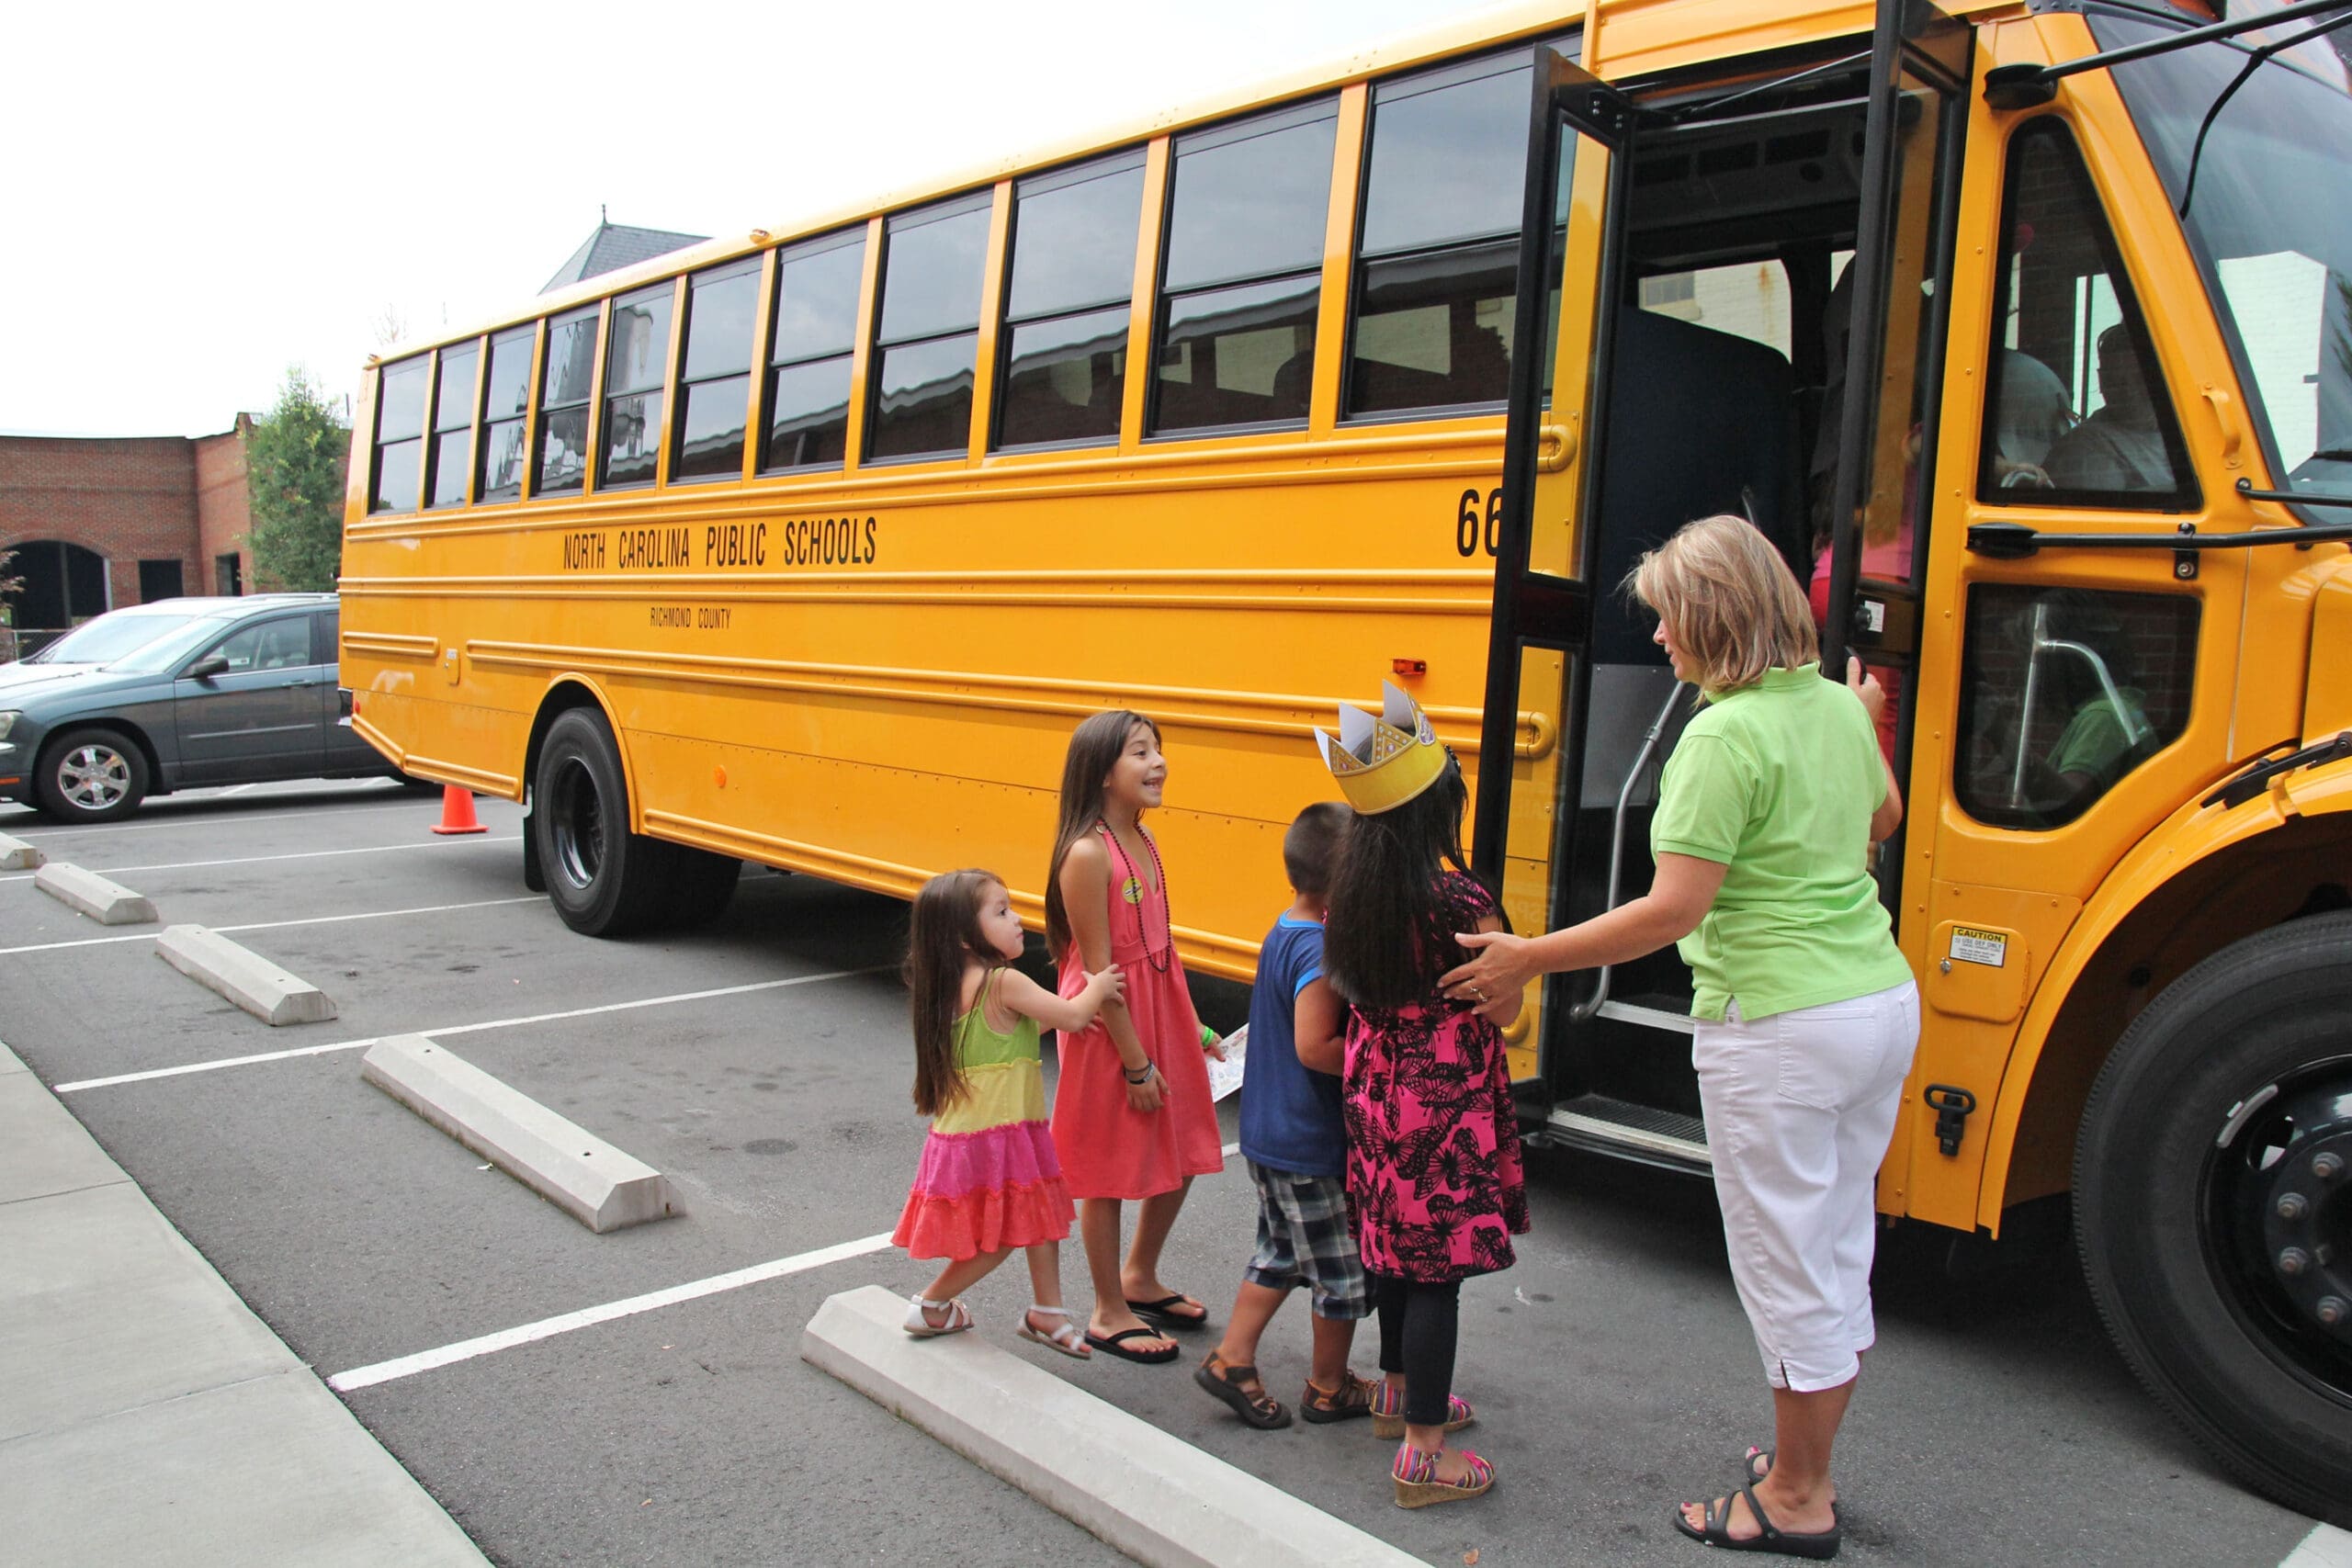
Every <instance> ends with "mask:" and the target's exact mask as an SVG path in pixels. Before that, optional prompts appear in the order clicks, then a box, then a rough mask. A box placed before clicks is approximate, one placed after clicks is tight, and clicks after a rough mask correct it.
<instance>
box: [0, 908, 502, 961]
mask: <svg viewBox="0 0 2352 1568" xmlns="http://www.w3.org/2000/svg"><path fill="white" fill-rule="evenodd" d="M546 897H547V896H546V895H545V894H542V893H526V894H524V895H523V896H522V897H519V898H478V899H476V900H474V901H473V902H472V903H470V904H425V905H421V906H419V907H418V908H413V909H370V910H368V912H367V913H366V914H363V915H312V916H311V917H310V918H308V919H300V920H255V921H254V922H253V923H252V924H251V925H243V926H214V927H212V928H211V929H212V930H214V931H282V930H284V929H285V928H287V927H288V926H332V925H338V924H340V923H342V922H343V921H345V920H389V919H392V918H393V917H395V916H398V915H445V914H447V913H449V912H450V911H451V910H453V909H492V908H498V907H499V906H500V905H502V904H537V903H542V902H544V901H545V900H546ZM155 936H156V933H155V932H153V931H141V932H140V933H139V934H138V935H136V936H85V937H83V938H80V939H79V940H77V941H74V942H33V943H30V944H28V945H27V946H24V947H0V958H8V957H12V956H14V955H15V954H17V953H55V952H56V951H57V950H58V949H60V948H62V947H107V946H110V945H112V944H113V943H115V942H153V941H154V940H155Z"/></svg>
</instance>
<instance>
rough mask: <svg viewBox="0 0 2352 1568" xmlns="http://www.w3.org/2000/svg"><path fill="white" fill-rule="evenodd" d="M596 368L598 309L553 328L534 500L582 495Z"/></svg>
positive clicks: (542, 379) (578, 312)
mask: <svg viewBox="0 0 2352 1568" xmlns="http://www.w3.org/2000/svg"><path fill="white" fill-rule="evenodd" d="M595 368H596V307H595V306H594V305H590V306H588V307H586V308H585V309H583V310H574V311H573V312H572V313H571V314H570V315H568V316H558V317H556V318H555V319H554V320H553V321H549V322H548V355H547V365H546V367H545V368H544V369H543V370H542V372H541V374H540V391H539V457H538V468H537V471H536V472H535V473H534V474H533V475H532V477H531V493H532V494H533V495H557V494H561V493H563V492H565V491H576V490H578V489H579V488H580V487H581V485H582V481H583V480H585V479H586V478H587V474H588V389H589V388H590V386H591V385H592V384H593V383H594V375H595Z"/></svg>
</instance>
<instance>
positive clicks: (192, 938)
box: [155, 926, 335, 1028]
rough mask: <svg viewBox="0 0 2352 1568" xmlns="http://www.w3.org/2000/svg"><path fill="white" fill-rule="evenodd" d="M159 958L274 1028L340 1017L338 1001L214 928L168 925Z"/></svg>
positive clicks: (160, 939) (158, 949)
mask: <svg viewBox="0 0 2352 1568" xmlns="http://www.w3.org/2000/svg"><path fill="white" fill-rule="evenodd" d="M155 956H156V957H158V958H161V959H162V960H163V961H164V963H166V964H170V965H171V966H172V967H173V968H175V969H176V970H178V971H179V972H180V973H181V974H183V975H185V976H187V977H188V978H189V979H191V980H193V981H195V982H196V983H197V984H198V985H199V986H202V987H205V988H206V989H208V990H212V991H218V992H220V994H221V995H222V996H224V997H226V998H229V999H230V1000H231V1001H232V1002H234V1003H236V1004H237V1005H238V1006H239V1007H241V1008H243V1009H244V1010H246V1011H247V1012H249V1013H251V1014H253V1015H254V1017H255V1018H257V1019H259V1020H261V1021H263V1022H264V1023H266V1024H268V1025H269V1026H270V1027H272V1028H277V1027H278V1026H280V1025H282V1024H288V1023H320V1022H323V1021H326V1020H327V1019H330V1018H333V1017H334V1015H335V1006H334V998H332V997H330V996H328V995H327V994H326V993H325V992H324V991H322V990H321V989H319V988H318V987H316V986H313V985H311V983H310V982H309V981H307V980H304V979H301V978H300V977H298V976H293V975H288V973H287V972H286V971H285V970H283V969H280V968H279V967H278V966H277V964H272V963H271V962H270V961H269V960H268V959H266V958H264V957H262V956H261V955H260V954H259V953H254V952H252V951H251V950H249V949H247V948H243V947H239V946H238V945H237V944H236V943H235V942H231V941H230V940H229V939H228V938H227V937H225V936H222V935H221V934H220V932H218V931H214V930H212V929H211V928H210V927H209V926H166V927H164V934H163V935H162V936H160V937H157V938H156V939H155Z"/></svg>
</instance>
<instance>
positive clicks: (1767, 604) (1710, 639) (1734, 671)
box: [1624, 513, 1821, 696]
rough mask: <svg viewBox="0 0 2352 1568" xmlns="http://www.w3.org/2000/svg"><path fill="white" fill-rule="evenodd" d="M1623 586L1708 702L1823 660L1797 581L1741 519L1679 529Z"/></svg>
mask: <svg viewBox="0 0 2352 1568" xmlns="http://www.w3.org/2000/svg"><path fill="white" fill-rule="evenodd" d="M1624 585H1625V586H1626V587H1627V588H1630V589H1632V590H1633V591H1634V594H1635V595H1636V596H1637V597H1639V598H1640V600H1641V601H1642V603H1643V604H1646V605H1648V606H1649V607H1650V608H1651V609H1652V610H1653V611H1655V612H1657V617H1658V619H1659V620H1661V621H1663V622H1664V623H1665V624H1666V635H1667V636H1668V637H1670V638H1672V639H1673V641H1674V645H1675V646H1676V647H1677V648H1679V649H1681V650H1682V652H1683V654H1684V656H1685V657H1686V658H1687V659H1689V660H1690V661H1691V663H1692V664H1694V665H1696V666H1697V667H1698V671H1697V672H1698V678H1699V686H1700V689H1701V690H1702V691H1703V692H1705V693H1706V694H1708V695H1709V696H1720V695H1722V694H1724V693H1725V692H1736V691H1738V690H1739V689H1740V688H1741V687H1743V686H1752V685H1754V684H1755V683H1756V682H1758V681H1759V680H1761V679H1763V676H1764V672H1765V671H1768V670H1793V669H1796V668H1797V667H1798V666H1800V665H1804V664H1810V663H1812V662H1814V661H1815V660H1818V659H1819V658H1820V657H1821V639H1820V638H1819V637H1816V636H1815V633H1814V629H1813V609H1812V607H1811V606H1810V605H1808V604H1806V603H1805V601H1804V593H1803V592H1800V591H1799V590H1798V588H1797V581H1796V578H1795V577H1794V576H1792V574H1791V573H1790V571H1789V567H1788V563H1787V562H1786V561H1783V560H1782V559H1781V557H1780V555H1779V553H1778V552H1777V551H1775V550H1774V549H1773V548H1772V547H1771V545H1770V542H1769V541H1767V540H1766V539H1765V537H1764V536H1763V535H1762V534H1761V533H1759V532H1758V531H1757V528H1756V526H1755V525H1753V524H1751V523H1749V522H1748V521H1747V519H1746V518H1744V517H1734V516H1732V515H1730V514H1729V513H1716V514H1715V515H1714V516H1713V517H1702V518H1700V519H1699V520H1698V521H1697V522H1695V523H1686V524H1684V525H1682V526H1681V527H1680V528H1679V529H1677V530H1676V531H1675V534H1674V536H1673V537H1672V538H1670V539H1668V540H1667V542H1666V543H1664V544H1663V545H1660V546H1659V547H1657V548H1656V549H1654V550H1651V551H1649V552H1648V553H1647V554H1645V555H1644V556H1643V557H1642V558H1641V559H1640V560H1638V561H1636V562H1635V563H1634V570H1632V571H1631V572H1629V573H1627V574H1626V577H1625V583H1624Z"/></svg>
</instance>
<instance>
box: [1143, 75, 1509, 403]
mask: <svg viewBox="0 0 2352 1568" xmlns="http://www.w3.org/2000/svg"><path fill="white" fill-rule="evenodd" d="M1522 113H1523V111H1522ZM1338 135H1339V102H1338V100H1337V99H1335V98H1323V99H1318V100H1317V101H1316V102H1314V103H1311V104H1306V105H1302V106H1300V107H1295V108H1289V109H1283V110H1281V111H1279V112H1277V113H1274V114H1270V115H1261V116H1259V117H1258V118H1254V119H1247V120H1242V121H1240V122H1239V123H1238V124H1234V125H1224V126H1218V127H1216V129H1214V130H1204V131H1199V132H1196V133H1194V134H1193V135H1191V136H1186V137H1180V138H1179V139H1178V140H1177V142H1176V157H1175V165H1176V166H1175V171H1174V174H1173V176H1172V179H1171V184H1172V186H1173V187H1174V188H1173V190H1172V192H1171V194H1170V198H1169V199H1170V213H1169V221H1168V255H1167V258H1166V260H1165V262H1164V263H1163V265H1162V266H1161V269H1160V290H1161V297H1160V306H1159V340H1158V344H1157V352H1156V354H1155V355H1154V359H1155V361H1156V365H1155V370H1156V374H1155V375H1154V377H1153V399H1154V403H1155V407H1154V410H1153V415H1152V419H1151V428H1152V429H1153V430H1154V431H1155V432H1158V433H1165V432H1169V431H1176V430H1202V429H1210V428H1215V427H1216V426H1220V425H1235V424H1270V423H1305V422H1306V402H1307V391H1308V388H1309V385H1310V383H1311V382H1312V381H1313V379H1314V368H1315V310H1316V304H1317V298H1318V294H1319V290H1320V288H1321V267H1322V262H1323V225H1324V219H1325V215H1326V213H1327V212H1328V211H1329V207H1330V198H1331V152H1332V149H1333V147H1334V145H1335V144H1336V142H1337V139H1338Z"/></svg>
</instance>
